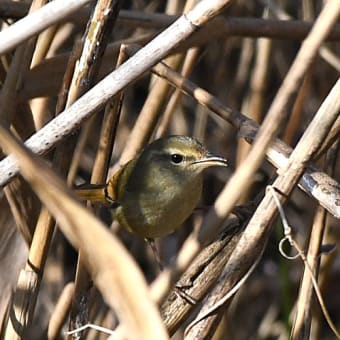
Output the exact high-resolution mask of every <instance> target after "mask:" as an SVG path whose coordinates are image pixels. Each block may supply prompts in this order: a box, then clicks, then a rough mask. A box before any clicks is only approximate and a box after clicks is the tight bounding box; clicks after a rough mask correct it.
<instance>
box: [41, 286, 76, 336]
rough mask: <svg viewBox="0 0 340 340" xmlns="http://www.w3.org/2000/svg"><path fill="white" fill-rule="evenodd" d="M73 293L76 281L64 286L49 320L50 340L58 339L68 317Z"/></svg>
mask: <svg viewBox="0 0 340 340" xmlns="http://www.w3.org/2000/svg"><path fill="white" fill-rule="evenodd" d="M73 295H74V283H73V282H69V283H68V284H66V285H65V286H64V288H63V290H62V292H61V294H60V296H59V298H58V301H57V303H56V305H55V307H54V310H53V312H52V315H51V317H50V320H49V322H48V329H47V338H48V340H53V339H58V336H59V335H60V331H61V329H62V327H63V325H64V323H65V321H66V319H67V317H68V313H69V311H70V308H71V304H72V297H73Z"/></svg>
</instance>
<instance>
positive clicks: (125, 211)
mask: <svg viewBox="0 0 340 340" xmlns="http://www.w3.org/2000/svg"><path fill="white" fill-rule="evenodd" d="M201 193H202V176H196V177H195V178H194V179H192V180H191V181H189V182H188V181H187V182H185V181H184V182H183V181H182V182H180V183H178V182H176V184H174V183H171V181H169V180H168V179H167V180H166V181H163V182H160V183H155V181H153V185H150V184H149V185H148V183H146V185H145V187H144V188H141V187H138V189H137V190H129V191H126V192H125V193H124V195H123V198H122V201H121V206H120V208H119V209H118V210H117V215H116V216H117V219H118V221H119V222H120V223H121V224H122V225H123V226H124V227H126V228H127V229H129V230H130V231H132V232H135V233H137V234H139V235H140V236H143V237H148V238H155V237H160V236H164V235H167V234H169V233H171V232H173V231H174V230H176V229H177V228H179V227H180V226H181V225H182V223H183V222H184V221H185V220H186V219H187V218H188V217H189V216H190V215H191V213H192V211H193V210H194V209H195V207H196V205H197V203H198V201H199V200H200V197H201Z"/></svg>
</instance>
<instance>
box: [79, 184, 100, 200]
mask: <svg viewBox="0 0 340 340" xmlns="http://www.w3.org/2000/svg"><path fill="white" fill-rule="evenodd" d="M75 192H76V194H77V195H78V197H79V198H80V199H81V200H84V201H95V202H102V203H107V189H106V184H85V185H82V186H79V187H77V188H76V189H75Z"/></svg>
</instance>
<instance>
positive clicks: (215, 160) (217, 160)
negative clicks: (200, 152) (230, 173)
mask: <svg viewBox="0 0 340 340" xmlns="http://www.w3.org/2000/svg"><path fill="white" fill-rule="evenodd" d="M192 164H201V165H202V166H204V167H206V168H208V167H210V166H228V162H227V160H226V159H225V158H223V157H218V156H215V155H213V154H211V153H208V154H207V155H206V156H205V157H203V158H201V159H198V160H197V161H194V162H192Z"/></svg>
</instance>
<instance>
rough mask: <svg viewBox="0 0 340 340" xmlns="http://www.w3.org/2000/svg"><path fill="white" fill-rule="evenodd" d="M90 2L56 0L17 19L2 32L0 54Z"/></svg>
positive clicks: (0, 34)
mask: <svg viewBox="0 0 340 340" xmlns="http://www.w3.org/2000/svg"><path fill="white" fill-rule="evenodd" d="M88 2H90V0H70V1H68V2H67V4H66V3H65V2H64V1H63V0H56V1H54V2H53V3H48V4H47V5H45V6H43V7H42V8H40V9H39V10H37V11H35V12H33V13H31V14H29V15H27V16H26V17H24V18H23V19H21V20H19V21H17V22H16V23H14V24H13V25H11V26H10V27H9V28H7V29H5V30H3V31H1V32H0V41H1V45H0V55H1V54H4V53H6V52H8V51H10V50H11V49H13V48H14V47H15V46H17V45H18V44H20V43H22V42H23V41H25V40H26V39H28V38H30V37H32V36H33V35H35V34H37V33H40V32H41V31H43V30H44V29H45V28H48V27H49V26H51V25H53V24H55V23H57V22H58V21H60V19H61V18H63V17H65V16H67V15H68V14H70V13H72V12H75V11H76V10H78V9H79V8H81V7H83V6H84V5H85V4H87V3H88Z"/></svg>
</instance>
